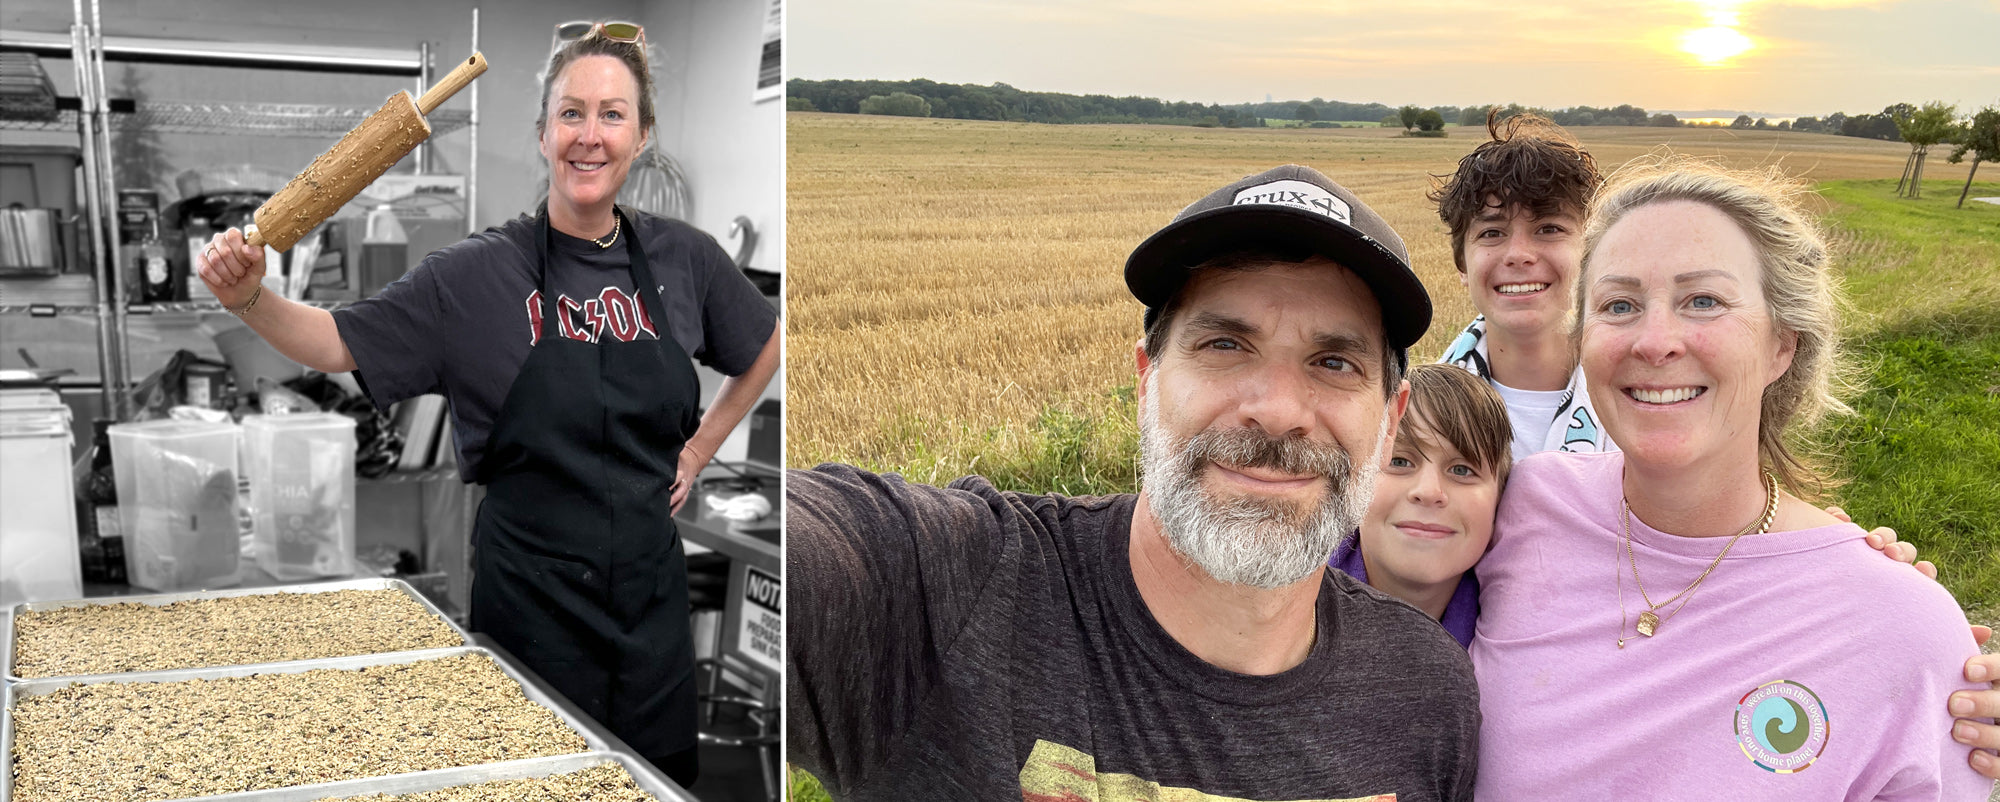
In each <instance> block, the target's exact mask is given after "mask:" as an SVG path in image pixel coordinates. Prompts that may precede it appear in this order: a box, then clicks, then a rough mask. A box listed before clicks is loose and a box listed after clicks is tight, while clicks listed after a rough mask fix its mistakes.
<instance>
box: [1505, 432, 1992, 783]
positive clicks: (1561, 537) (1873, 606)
mask: <svg viewBox="0 0 2000 802" xmlns="http://www.w3.org/2000/svg"><path fill="white" fill-rule="evenodd" d="M1624 464H1625V456H1624V455H1623V454H1622V453H1617V452H1613V453H1606V454H1567V453H1556V452H1549V453H1542V454H1536V455H1534V456H1532V457H1529V458H1527V459H1526V460H1523V461H1522V462H1521V463H1520V464H1519V465H1518V466H1516V467H1515V468H1514V471H1513V474H1512V476H1511V477H1510V478H1509V480H1508V483H1507V492H1506V494H1505V496H1504V497H1503V498H1502V500H1501V504H1500V511H1499V517H1498V520H1497V522H1496V523H1495V526H1494V531H1493V550H1492V551H1491V552H1490V553H1489V554H1487V555H1486V558H1485V559H1483V560H1481V561H1480V562H1479V565H1478V568H1477V570H1478V575H1479V584H1480V586H1481V589H1482V593H1481V596H1480V605H1481V611H1480V615H1479V626H1478V629H1477V632H1476V636H1475V637H1474V638H1473V641H1472V662H1473V666H1474V668H1475V669H1476V671H1477V673H1478V676H1479V696H1480V712H1481V713H1482V715H1483V716H1484V722H1483V724H1482V726H1481V728H1480V732H1479V745H1480V749H1479V787H1478V794H1479V799H1480V800H1481V802H1495V800H1499V801H1501V802H1505V800H1512V799H1536V800H1547V799H1589V800H1600V799H1633V798H1648V799H1655V798H1661V799H1732V800H1735V799H1784V800H1793V799H1814V800H1821V799H1826V800H1833V799H1850V800H1852V799H1924V800H1932V799H1946V800H1958V799H1964V800H1984V799H1986V798H1987V794H1988V792H1989V790H1990V789H1991V787H1992V784H1991V783H1990V782H1988V781H1987V780H1985V779H1984V778H1981V777H1980V776H1979V775H1978V774H1977V773H1975V772H1973V770H1972V769H1971V768H1970V767H1969V766H1968V765H1967V764H1966V757H1967V754H1968V751H1969V750H1968V749H1967V747H1965V746H1963V745H1960V744H1958V743H1956V742H1954V741H1953V740H1952V739H1951V725H1952V717H1951V715H1950V713H1949V712H1948V711H1947V710H1946V709H1945V703H1946V701H1947V699H1948V698H1949V696H1950V694H1951V693H1952V692H1953V691H1956V690H1959V689H1975V690H1976V689H1980V688H1981V686H1978V685H1972V684H1969V683H1967V682H1965V680H1964V678H1963V670H1964V665H1965V661H1966V658H1969V657H1971V656H1973V655H1974V654H1977V653H1978V649H1977V648H1976V647H1974V646H1973V643H1972V636H1971V634H1970V633H1969V631H1968V629H1967V627H1966V622H1965V614H1964V613H1963V612H1961V611H1960V610H1959V608H1958V604H1957V602H1955V601H1953V600H1952V598H1951V595H1950V594H1949V593H1947V592H1945V590H1944V588H1943V587H1942V586H1940V585H1938V584H1937V583H1936V582H1932V581H1931V580H1929V579H1926V578H1924V577H1923V575H1921V574H1919V573H1917V571H1916V570H1915V569H1914V568H1911V567H1910V566H1908V565H1904V564H1902V563H1898V562H1895V561H1893V560H1890V559H1888V558H1886V557H1883V556H1882V555H1881V553H1879V552H1877V551H1876V550H1875V549H1872V548H1869V547H1868V544H1867V542H1866V541H1865V540H1863V538H1864V537H1865V533H1864V532H1863V531H1862V530H1861V529H1860V528H1859V527H1856V526H1854V525H1851V524H1840V525H1836V526H1824V527H1819V528H1815V529H1806V530H1801V531H1796V532H1773V533H1770V534H1763V535H1749V536H1746V537H1744V538H1742V539H1741V540H1739V541H1737V543H1736V546H1735V548H1733V549H1731V550H1730V552H1729V556H1728V557H1727V558H1726V559H1724V560H1723V561H1722V564H1721V565H1719V566H1717V567H1716V569H1715V571H1714V572H1713V573H1711V574H1709V576H1708V579H1707V580H1706V581H1705V582H1703V583H1702V585H1701V587H1700V588H1699V589H1697V590H1696V591H1695V593H1694V595H1693V600H1692V601H1690V602H1689V603H1688V605H1687V607H1686V608H1685V609H1682V610H1681V611H1680V613H1679V614H1678V615H1675V616H1674V617H1672V618H1671V619H1668V620H1667V621H1666V622H1665V623H1663V624H1662V625H1661V626H1660V627H1659V630H1658V634H1657V635H1656V636H1655V637H1651V638H1647V637H1642V636H1640V635H1638V634H1636V632H1634V631H1633V629H1632V627H1633V625H1634V624H1636V622H1637V617H1638V614H1639V613H1640V612H1641V611H1643V610H1645V609H1646V605H1645V603H1643V602H1641V601H1640V600H1639V592H1638V589H1637V587H1636V586H1635V585H1634V584H1633V580H1632V568H1631V564H1630V563H1629V562H1628V560H1627V557H1626V554H1625V552H1624V551H1623V550H1622V548H1621V546H1620V542H1619V509H1620V503H1619V500H1620V498H1621V491H1620V487H1619V482H1620V477H1621V476H1622V472H1623V468H1624ZM1728 540H1729V539H1728V538H1688V537H1677V536H1674V535H1667V534H1663V533H1661V532H1659V531H1657V530H1654V529H1652V528H1651V527H1648V526H1646V525H1645V524H1643V523H1641V522H1640V521H1639V520H1638V518H1637V517H1636V516H1635V517H1634V518H1633V519H1632V550H1633V553H1634V554H1635V555H1637V558H1638V562H1639V572H1640V573H1639V576H1640V577H1641V578H1643V579H1644V580H1645V582H1646V590H1647V593H1648V594H1650V595H1651V597H1652V598H1653V599H1654V600H1656V601H1658V600H1663V599H1665V598H1666V597H1670V596H1672V595H1674V594H1675V593H1676V592H1678V591H1680V589H1682V588H1685V587H1687V585H1688V583H1690V582H1692V581H1694V578H1695V577H1696V576H1698V575H1699V574H1700V573H1701V571H1702V569H1703V568H1705V567H1707V566H1708V564H1709V562H1710V561H1711V560H1713V559H1715V555H1716V554H1718V553H1720V552H1721V550H1722V547H1723V545H1724V544H1726V543H1727V542H1728ZM1621 575H1622V576H1623V577H1624V594H1625V610H1626V613H1627V615H1626V619H1627V621H1626V624H1625V629H1624V631H1623V636H1624V637H1625V638H1626V641H1625V648H1624V649H1619V648H1618V645H1617V641H1618V638H1619V637H1620V632H1619V616H1618V582H1619V577H1620V576H1621ZM1678 605H1679V602H1675V603H1674V604H1672V605H1668V606H1666V607H1665V608H1663V609H1662V611H1661V614H1662V615H1663V616H1664V615H1665V614H1666V613H1667V612H1669V611H1672V610H1673V609H1674V608H1675V607H1676V606H1678Z"/></svg>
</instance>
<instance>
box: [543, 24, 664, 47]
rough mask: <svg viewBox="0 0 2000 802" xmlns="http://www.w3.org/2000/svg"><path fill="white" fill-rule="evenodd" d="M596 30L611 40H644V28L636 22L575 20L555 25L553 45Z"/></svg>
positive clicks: (587, 34)
mask: <svg viewBox="0 0 2000 802" xmlns="http://www.w3.org/2000/svg"><path fill="white" fill-rule="evenodd" d="M598 31H603V32H604V38H606V39H610V40H611V41H613V42H644V41H646V29H645V28H643V27H641V26H640V25H639V23H636V22H592V21H590V20H577V21H575V22H565V23H562V24H560V25H557V26H556V36H555V46H556V47H561V46H563V45H565V44H568V43H570V42H574V41H576V40H578V39H582V38H584V37H587V36H589V35H591V34H593V33H596V32H598Z"/></svg>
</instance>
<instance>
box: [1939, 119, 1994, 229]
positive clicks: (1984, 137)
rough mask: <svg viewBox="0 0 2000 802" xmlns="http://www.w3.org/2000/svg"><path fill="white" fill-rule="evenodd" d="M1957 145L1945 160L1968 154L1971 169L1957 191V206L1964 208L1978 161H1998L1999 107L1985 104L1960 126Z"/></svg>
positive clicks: (1952, 160)
mask: <svg viewBox="0 0 2000 802" xmlns="http://www.w3.org/2000/svg"><path fill="white" fill-rule="evenodd" d="M1957 138H1958V147H1956V148H1953V149H1952V151H1951V155H1950V156H1947V157H1945V161H1948V162H1951V163H1952V164H1957V163H1959V161H1960V160H1962V159H1964V158H1965V157H1966V156H1968V155H1970V156H1971V157H1972V169H1971V170H1970V171H1968V172H1967V173H1966V174H1965V188H1964V189H1961V190H1959V191H1958V208H1960V209H1963V208H1965V196H1966V195H1967V194H1968V193H1970V192H1972V177H1973V176H1975V175H1978V174H1979V163H1980V162H2000V107H1995V106H1987V107H1986V108H1983V109H1980V110H1979V113H1978V114H1974V115H1972V119H1971V120H1970V121H1968V122H1967V123H1965V125H1964V126H1962V127H1960V129H1959V132H1958V137H1957Z"/></svg>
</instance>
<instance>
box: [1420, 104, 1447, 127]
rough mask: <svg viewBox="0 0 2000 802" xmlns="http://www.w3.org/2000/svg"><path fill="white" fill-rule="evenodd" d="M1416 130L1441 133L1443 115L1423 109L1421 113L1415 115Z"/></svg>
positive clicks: (1432, 110)
mask: <svg viewBox="0 0 2000 802" xmlns="http://www.w3.org/2000/svg"><path fill="white" fill-rule="evenodd" d="M1417 130H1419V131H1443V130H1444V115H1442V114H1439V113H1438V112H1437V109H1424V110H1423V112H1422V113H1420V114H1418V115H1417Z"/></svg>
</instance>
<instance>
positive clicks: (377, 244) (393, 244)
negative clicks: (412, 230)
mask: <svg viewBox="0 0 2000 802" xmlns="http://www.w3.org/2000/svg"><path fill="white" fill-rule="evenodd" d="M409 269H410V235H409V233H408V232H405V231H404V230H403V223H402V221H401V220H398V219H397V218H396V208H395V207H394V206H391V205H389V204H386V203H384V204H381V205H379V206H376V207H375V210H374V211H371V212H369V213H368V228H367V231H366V233H364V234H363V235H362V239H361V297H363V298H369V297H373V296H374V295H375V293H378V292H381V291H382V288H383V287H387V286H389V282H392V281H395V280H396V279H399V278H402V277H403V273H405V272H407V271H408V270H409Z"/></svg>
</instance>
